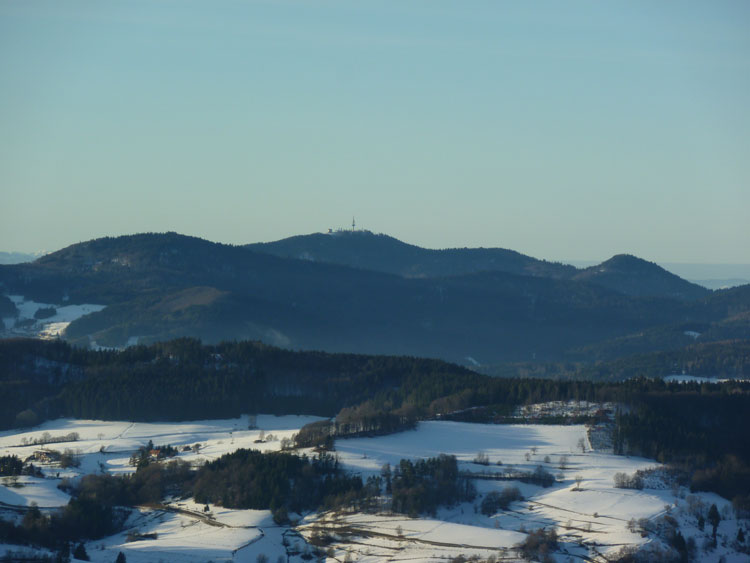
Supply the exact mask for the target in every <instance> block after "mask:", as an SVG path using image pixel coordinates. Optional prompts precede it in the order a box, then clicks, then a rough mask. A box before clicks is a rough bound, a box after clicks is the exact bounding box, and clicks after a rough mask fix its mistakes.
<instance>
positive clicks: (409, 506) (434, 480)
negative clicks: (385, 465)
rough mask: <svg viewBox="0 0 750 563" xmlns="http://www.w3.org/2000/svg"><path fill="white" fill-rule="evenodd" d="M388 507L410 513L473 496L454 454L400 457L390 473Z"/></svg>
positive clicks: (465, 499) (414, 514) (431, 510)
mask: <svg viewBox="0 0 750 563" xmlns="http://www.w3.org/2000/svg"><path fill="white" fill-rule="evenodd" d="M390 483H391V491H392V495H393V500H392V508H393V511H394V512H401V513H404V514H409V515H411V516H417V515H418V514H422V513H429V514H435V512H436V510H437V508H438V507H439V506H441V505H449V506H450V505H453V504H457V503H459V502H463V501H471V500H474V497H475V496H476V490H475V489H474V485H473V483H472V482H471V481H470V480H469V479H467V478H465V477H461V476H460V475H459V472H458V463H457V461H456V457H455V456H452V455H445V454H440V455H439V456H438V457H435V458H429V459H420V460H418V461H416V462H412V461H410V460H408V459H402V460H401V461H400V462H399V464H398V465H397V466H395V467H394V469H393V472H392V475H391V476H390Z"/></svg>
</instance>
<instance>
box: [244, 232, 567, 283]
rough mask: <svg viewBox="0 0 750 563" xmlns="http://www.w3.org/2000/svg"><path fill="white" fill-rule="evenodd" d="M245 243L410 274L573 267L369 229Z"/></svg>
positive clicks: (539, 272)
mask: <svg viewBox="0 0 750 563" xmlns="http://www.w3.org/2000/svg"><path fill="white" fill-rule="evenodd" d="M246 248H249V249H251V250H255V251H257V252H264V253H267V254H273V255H275V256H280V257H283V258H297V259H300V260H311V261H316V262H329V263H331V264H341V265H345V266H352V267H355V268H362V269H365V270H374V271H377V272H387V273H389V274H396V275H399V276H404V277H410V278H411V277H416V278H423V277H427V278H435V277H450V276H461V275H464V274H473V273H476V272H488V271H496V272H508V273H511V274H519V275H527V276H541V277H549V278H556V279H564V278H570V277H571V276H572V275H574V274H575V273H576V271H577V270H576V268H574V267H573V266H568V265H565V264H560V263H558V262H547V261H545V260H538V259H536V258H532V257H530V256H525V255H524V254H521V253H519V252H515V251H513V250H507V249H504V248H447V249H442V250H432V249H428V248H421V247H419V246H415V245H412V244H407V243H405V242H402V241H400V240H398V239H396V238H393V237H390V236H388V235H384V234H374V233H371V232H370V231H337V232H334V233H325V234H324V233H313V234H309V235H298V236H293V237H289V238H285V239H282V240H277V241H274V242H266V243H253V244H248V245H246Z"/></svg>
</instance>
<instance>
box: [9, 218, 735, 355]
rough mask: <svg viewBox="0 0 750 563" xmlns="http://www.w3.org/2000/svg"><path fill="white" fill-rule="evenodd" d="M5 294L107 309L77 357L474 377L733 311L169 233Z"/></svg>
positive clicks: (54, 266) (14, 281)
mask: <svg viewBox="0 0 750 563" xmlns="http://www.w3.org/2000/svg"><path fill="white" fill-rule="evenodd" d="M355 236H356V235H355ZM368 236H373V237H375V235H368ZM519 256H520V255H519ZM545 264H546V263H545ZM0 285H1V287H2V292H3V293H6V294H20V295H23V296H25V297H26V298H27V299H34V300H36V301H40V302H46V303H52V304H56V305H59V304H70V303H98V304H103V305H106V306H107V307H106V308H105V309H104V310H103V311H100V312H97V313H93V314H90V315H87V316H86V317H83V318H81V319H79V320H77V321H74V322H73V323H72V324H71V325H70V326H69V327H68V329H67V330H66V332H65V335H64V336H65V338H67V339H69V340H71V341H74V342H77V343H80V344H85V345H88V344H89V343H90V342H92V341H95V342H96V343H97V344H99V345H104V346H124V345H125V344H126V343H128V342H132V341H133V340H134V339H137V340H138V341H139V342H145V343H148V342H155V341H160V340H168V339H172V338H176V337H182V336H190V337H196V338H200V339H202V340H204V341H206V342H218V341H221V340H227V339H256V340H262V341H264V342H267V343H270V344H274V345H278V346H284V347H287V348H296V349H322V350H328V351H331V352H357V353H373V354H414V355H420V356H427V357H439V358H443V359H447V360H450V361H457V362H465V361H466V358H467V357H471V358H474V359H476V360H477V361H479V362H480V363H489V362H497V361H508V360H514V361H518V360H533V359H555V358H563V357H564V353H565V352H566V351H567V350H569V349H572V348H580V347H583V346H589V345H592V344H595V343H599V342H603V341H606V340H611V339H614V338H618V337H622V336H626V335H630V334H633V333H639V332H643V331H647V330H649V329H651V328H653V327H658V326H665V325H674V324H676V323H685V322H694V323H710V322H714V321H719V320H722V319H724V310H726V309H729V308H730V305H729V304H726V305H724V306H713V305H711V306H709V305H707V304H706V302H703V301H699V302H686V301H682V300H677V299H667V298H660V297H636V296H631V295H626V294H623V293H621V292H618V291H614V290H612V289H607V288H604V287H601V286H599V285H596V284H592V283H586V282H581V281H575V280H564V279H554V278H551V277H543V276H538V275H533V276H531V275H517V274H513V273H508V272H500V271H485V272H478V273H473V274H467V275H463V276H454V277H431V278H405V277H402V276H399V275H392V274H387V273H382V272H374V271H370V270H364V269H357V268H351V267H346V266H340V265H334V264H328V263H318V262H314V261H309V260H298V259H291V258H279V257H277V256H272V255H270V254H264V253H260V252H253V251H251V250H248V249H246V248H243V247H233V246H228V245H222V244H216V243H212V242H209V241H205V240H202V239H198V238H194V237H185V236H182V235H178V234H175V233H166V234H143V235H133V236H125V237H117V238H104V239H97V240H93V241H89V242H85V243H81V244H77V245H73V246H71V247H68V248H66V249H63V250H61V251H59V252H56V253H53V254H50V255H47V256H45V257H43V258H41V259H39V260H37V261H35V262H33V263H31V264H18V265H13V266H0Z"/></svg>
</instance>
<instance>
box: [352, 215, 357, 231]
mask: <svg viewBox="0 0 750 563" xmlns="http://www.w3.org/2000/svg"><path fill="white" fill-rule="evenodd" d="M356 226H357V223H355V222H354V217H353V216H352V232H354V228H355V227H356Z"/></svg>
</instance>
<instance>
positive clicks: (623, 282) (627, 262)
mask: <svg viewBox="0 0 750 563" xmlns="http://www.w3.org/2000/svg"><path fill="white" fill-rule="evenodd" d="M573 279H576V280H580V281H587V282H590V283H595V284H598V285H602V286H604V287H608V288H610V289H614V290H616V291H619V292H621V293H625V294H627V295H637V296H644V297H645V296H661V297H671V298H674V299H683V300H692V299H701V298H703V297H706V296H708V295H710V294H711V291H710V290H708V289H706V288H705V287H701V286H700V285H696V284H694V283H691V282H689V281H687V280H683V279H682V278H681V277H679V276H676V275H675V274H672V273H670V272H668V271H667V270H665V269H664V268H662V267H661V266H659V265H658V264H654V263H653V262H648V261H646V260H643V259H641V258H638V257H636V256H631V255H630V254H618V255H617V256H613V257H612V258H610V259H609V260H607V261H605V262H602V263H601V264H599V265H597V266H591V267H590V268H586V269H585V270H581V271H580V272H578V273H576V274H575V275H574V276H573Z"/></svg>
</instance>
